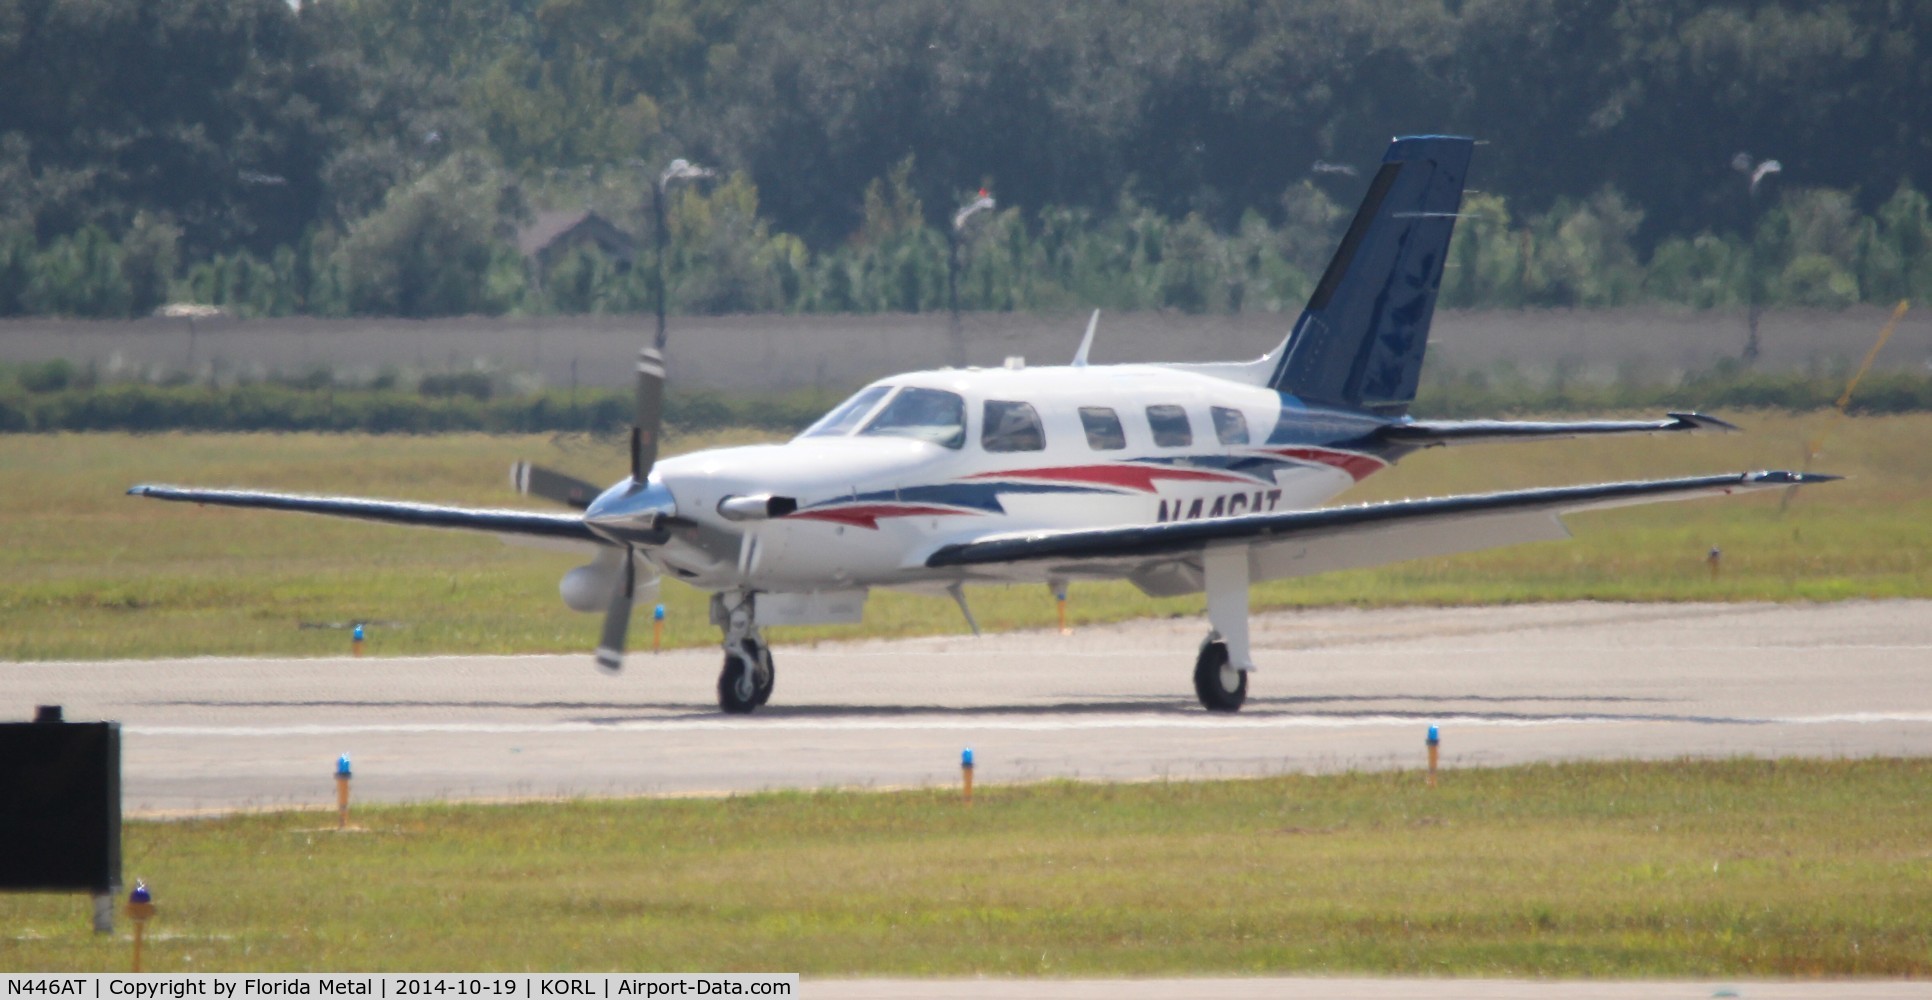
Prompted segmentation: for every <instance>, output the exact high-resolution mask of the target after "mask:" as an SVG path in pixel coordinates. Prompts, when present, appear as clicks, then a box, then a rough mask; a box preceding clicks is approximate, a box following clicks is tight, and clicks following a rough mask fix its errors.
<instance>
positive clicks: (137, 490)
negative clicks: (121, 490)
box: [127, 483, 154, 497]
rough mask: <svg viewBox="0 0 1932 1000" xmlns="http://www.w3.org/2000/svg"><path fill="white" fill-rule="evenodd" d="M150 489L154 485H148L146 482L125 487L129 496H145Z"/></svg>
mask: <svg viewBox="0 0 1932 1000" xmlns="http://www.w3.org/2000/svg"><path fill="white" fill-rule="evenodd" d="M152 489H154V487H152V486H149V485H148V484H146V483H142V484H140V485H138V486H130V487H128V488H127V495H128V496H131V497H144V496H147V495H148V491H149V490H152Z"/></svg>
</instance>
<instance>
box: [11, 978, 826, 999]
mask: <svg viewBox="0 0 1932 1000" xmlns="http://www.w3.org/2000/svg"><path fill="white" fill-rule="evenodd" d="M0 980H4V982H5V986H4V988H0V1000H9V998H15V1000H19V998H24V1000H55V998H75V1000H190V998H209V1000H268V998H272V997H369V998H373V1000H391V998H396V997H401V998H406V1000H470V998H482V1000H545V998H549V997H555V998H566V1000H568V998H578V1000H583V998H590V1000H647V998H650V997H795V996H797V995H798V973H796V972H674V973H662V972H659V973H638V974H635V975H608V974H603V973H596V974H589V975H580V974H567V973H560V974H555V975H548V974H533V973H528V972H516V973H498V974H489V975H486V974H482V973H476V974H469V973H456V972H422V973H408V974H404V973H383V974H380V975H379V974H376V973H368V972H344V973H339V974H321V973H313V972H291V973H259V974H258V973H247V972H206V973H196V972H144V973H129V974H126V975H115V974H111V973H98V972H84V973H72V974H61V973H51V972H48V973H8V974H5V975H0Z"/></svg>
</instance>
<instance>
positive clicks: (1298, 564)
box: [926, 472, 1839, 597]
mask: <svg viewBox="0 0 1932 1000" xmlns="http://www.w3.org/2000/svg"><path fill="white" fill-rule="evenodd" d="M1837 478H1839V477H1837V476H1828V475H1821V474H1817V473H1797V472H1745V473H1734V474H1730V475H1721V476H1697V477H1692V478H1686V479H1659V480H1647V481H1638V482H1624V483H1599V484H1595V485H1589V486H1561V487H1553V488H1547V489H1534V490H1513V491H1510V492H1506V493H1482V494H1471V495H1466V496H1450V497H1435V498H1431V499H1425V500H1401V501H1395V502H1391V503H1375V504H1360V505H1356V506H1350V507H1326V508H1318V509H1315V510H1301V511H1285V512H1279V513H1269V514H1251V515H1247V516H1244V517H1227V518H1214V519H1207V520H1194V521H1169V522H1166V523H1163V524H1152V525H1140V526H1135V527H1121V528H1093V529H1078V530H1063V531H1031V532H1012V533H1007V534H998V535H989V536H986V537H982V538H976V539H973V540H970V541H965V542H957V543H953V544H949V545H944V546H941V547H940V548H938V549H936V550H935V551H933V552H932V553H931V554H930V555H929V556H928V557H927V558H926V566H928V567H929V568H933V569H942V568H960V569H965V570H967V571H968V575H969V576H971V577H975V578H978V577H984V578H987V579H1014V578H1022V577H1024V578H1037V577H1038V576H1039V575H1040V574H1041V571H1042V570H1044V571H1045V573H1046V574H1047V575H1049V576H1061V577H1089V578H1091V577H1104V578H1120V577H1125V578H1127V579H1129V580H1131V581H1133V582H1134V584H1135V585H1137V586H1139V587H1140V588H1141V589H1142V590H1144V591H1146V592H1147V593H1149V594H1152V595H1154V596H1156V597H1164V596H1173V595H1177V594H1187V593H1194V592H1197V591H1200V590H1201V589H1203V586H1204V580H1205V577H1204V576H1203V570H1202V561H1201V560H1202V553H1203V552H1205V551H1206V550H1207V549H1208V548H1209V547H1211V546H1212V547H1220V546H1227V545H1243V546H1246V547H1247V548H1248V559H1249V567H1250V571H1251V574H1252V579H1254V580H1272V579H1280V578H1283V577H1291V576H1307V575H1310V574H1314V573H1326V572H1329V571H1331V570H1338V569H1354V568H1359V567H1363V566H1378V565H1382V564H1385V563H1392V562H1400V561H1403V560H1406V559H1419V558H1425V557H1429V556H1441V555H1453V554H1456V553H1461V552H1473V551H1476V550H1478V549H1486V548H1493V547H1496V546H1501V545H1514V544H1517V543H1519V542H1533V541H1546V540H1552V539H1559V538H1565V537H1568V535H1569V531H1568V529H1567V528H1565V527H1564V525H1563V522H1562V520H1561V519H1560V515H1562V514H1567V513H1571V512H1574V511H1582V510H1595V509H1600V508H1605V507H1620V506H1625V505H1629V504H1641V503H1655V502H1657V501H1662V500H1688V499H1691V498H1694V497H1702V496H1720V495H1724V494H1730V493H1736V492H1739V491H1743V490H1752V489H1766V488H1770V487H1783V486H1797V485H1805V484H1810V483H1819V482H1827V481H1830V480H1833V479H1837ZM1015 570H1020V571H1022V572H1014V571H1015ZM1026 570H1030V572H1025V571H1026Z"/></svg>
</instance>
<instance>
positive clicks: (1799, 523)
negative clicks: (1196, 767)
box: [0, 414, 1932, 659]
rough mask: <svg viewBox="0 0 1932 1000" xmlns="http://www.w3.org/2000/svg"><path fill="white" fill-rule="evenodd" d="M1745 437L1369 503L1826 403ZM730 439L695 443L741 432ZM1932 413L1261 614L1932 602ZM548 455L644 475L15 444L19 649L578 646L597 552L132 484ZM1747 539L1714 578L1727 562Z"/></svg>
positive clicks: (1546, 452)
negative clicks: (1828, 474)
mask: <svg viewBox="0 0 1932 1000" xmlns="http://www.w3.org/2000/svg"><path fill="white" fill-rule="evenodd" d="M1733 416H1736V417H1737V418H1738V419H1739V421H1740V422H1742V423H1744V424H1746V425H1747V426H1748V428H1749V430H1748V432H1747V433H1745V434H1742V435H1708V436H1696V437H1690V436H1670V437H1655V438H1634V439H1633V438H1626V439H1622V440H1604V441H1565V442H1551V443H1544V444H1534V445H1491V446H1482V447H1471V448H1460V449H1435V450H1433V451H1430V452H1427V453H1423V454H1418V455H1415V456H1413V457H1411V458H1409V459H1407V460H1405V461H1404V462H1403V464H1402V465H1401V466H1399V467H1397V468H1395V469H1393V470H1390V471H1387V472H1384V473H1382V474H1380V475H1378V476H1374V477H1371V478H1370V479H1369V480H1368V481H1366V482H1365V483H1363V484H1362V485H1361V486H1359V487H1358V488H1357V490H1356V491H1355V492H1354V493H1352V494H1350V495H1349V496H1348V497H1346V498H1344V499H1353V500H1373V499H1385V498H1391V497H1400V496H1421V495H1429V494H1443V493H1453V492H1468V491H1482V490H1491V489H1501V488H1509V487H1519V486H1534V485H1548V484H1561V483H1578V482H1596V481H1603V480H1610V479H1623V478H1641V477H1649V476H1661V475H1675V474H1690V473H1701V472H1711V471H1730V470H1738V469H1745V468H1764V467H1794V466H1796V465H1798V464H1800V461H1801V446H1800V442H1801V441H1802V440H1803V439H1805V438H1806V437H1809V436H1812V435H1815V434H1816V433H1818V431H1819V429H1820V428H1822V427H1824V426H1825V425H1826V423H1827V421H1826V419H1825V418H1824V417H1823V416H1820V415H1809V416H1789V415H1781V414H1747V415H1733ZM747 437H748V435H746V434H744V433H739V434H736V435H709V436H705V437H702V438H696V439H693V438H684V439H681V440H673V441H672V442H670V447H671V449H672V450H685V449H689V448H693V447H702V446H708V445H711V444H716V443H720V442H722V441H741V440H745V439H747ZM1927 440H1932V414H1916V415H1905V416H1891V417H1868V418H1852V419H1847V420H1842V421H1840V422H1838V423H1837V424H1836V425H1835V426H1834V427H1832V428H1831V431H1830V434H1829V436H1828V437H1827V438H1826V453H1825V454H1824V455H1823V456H1822V457H1821V458H1820V459H1819V460H1818V461H1817V463H1816V467H1817V468H1818V469H1819V470H1823V471H1832V472H1840V473H1847V474H1850V475H1852V476H1853V477H1854V478H1853V479H1851V480H1849V481H1847V482H1842V483H1834V484H1831V485H1828V486H1823V487H1818V488H1815V489H1810V490H1807V491H1805V492H1804V493H1803V494H1801V495H1800V496H1799V498H1798V500H1797V502H1796V503H1795V504H1793V505H1792V507H1791V509H1790V510H1788V511H1783V512H1780V510H1779V497H1778V496H1777V495H1774V494H1773V495H1757V496H1751V497H1743V498H1732V499H1725V500H1703V501H1695V502H1690V503H1677V504H1662V505H1657V506H1651V507H1643V508H1633V509H1628V510H1619V511H1607V512H1601V513H1592V514H1585V515H1581V516H1578V517H1575V518H1573V519H1572V521H1571V523H1572V525H1573V527H1574V528H1575V531H1576V535H1577V537H1576V538H1575V539H1574V540H1572V541H1569V542H1552V543H1539V544H1534V545H1524V546H1517V547H1514V548H1508V549H1500V550H1495V551H1491V552H1485V553H1478V554H1474V555H1469V556H1461V557H1456V558H1450V559H1430V560H1421V561H1417V562H1412V563H1406V564H1402V565H1398V566H1392V567H1386V568H1382V569H1376V570H1366V571H1357V572H1348V573H1339V574H1332V575H1328V576H1322V577H1315V578H1310V579H1303V580H1289V581H1280V582H1276V583H1269V584H1263V585H1260V586H1258V587H1257V588H1256V589H1255V594H1254V604H1255V606H1256V607H1258V608H1279V607H1301V606H1314V605H1334V604H1351V605H1363V606H1374V605H1395V604H1471V603H1495V602H1523V601H1556V600H1618V601H1624V600H1630V601H1701V600H1714V601H1740V600H1837V599H1843V598H1852V597H1870V598H1882V597H1927V596H1932V572H1928V571H1927V570H1928V566H1927V563H1928V552H1932V545H1929V544H1928V543H1932V450H1928V449H1927V448H1925V447H1924V442H1925V441H1927ZM516 458H533V459H536V460H538V461H542V462H546V463H549V464H552V465H556V466H560V467H563V468H565V469H567V470H570V471H573V472H576V473H578V474H580V475H583V476H585V477H587V478H590V479H593V480H595V481H598V482H605V481H610V480H613V479H615V478H617V477H618V476H619V475H620V474H621V458H620V456H619V453H618V451H617V449H616V448H615V447H614V446H611V445H607V444H593V443H589V442H586V441H584V440H582V439H580V438H561V437H560V438H552V437H547V436H540V435H533V436H506V437H491V436H485V435H449V436H439V437H410V436H363V435H319V434H289V435H273V434H239V435H226V434H205V435H189V434H164V435H150V436H134V435H125V434H61V435H4V436H0V476H4V477H5V482H6V483H7V487H6V489H5V490H4V491H0V539H4V540H5V544H4V545H0V659H72V658H89V657H132V656H160V655H214V654H287V655H318V654H334V653H341V652H343V651H344V650H345V649H346V648H347V645H348V642H347V635H346V632H344V631H342V630H341V629H339V628H317V627H308V626H315V625H331V624H341V623H346V622H350V621H354V620H359V619H360V620H370V621H374V622H376V623H378V624H377V625H375V626H374V627H373V628H372V630H371V638H370V644H369V651H370V652H371V653H374V654H377V655H380V654H385V653H388V654H402V653H428V652H539V651H577V650H585V649H589V648H590V647H591V646H593V645H594V644H595V640H596V629H597V622H596V619H595V617H594V616H584V615H577V614H574V613H572V612H570V611H568V610H567V609H565V608H564V607H563V606H562V603H561V601H560V600H559V599H558V597H557V594H556V581H557V579H558V578H559V577H560V576H561V575H562V574H563V573H564V572H565V571H566V570H568V569H569V568H570V567H571V566H572V565H574V564H575V563H576V562H577V561H578V560H576V559H575V558H573V557H572V556H569V555H566V554H559V553H551V552H545V551H535V550H529V549H521V548H514V547H507V546H505V545H503V544H502V543H500V542H499V541H497V540H495V539H493V538H489V537H487V536H472V535H468V534H465V533H457V532H437V531H420V530H408V529H400V528H391V527H384V526H379V525H366V524H360V523H356V522H350V521H338V520H333V519H327V518H315V517H300V516H293V515H287V514H276V513H267V512H245V511H233V510H203V509H198V508H195V507H191V506H184V505H178V504H163V503H157V502H154V501H145V500H138V499H133V498H129V497H126V496H123V495H122V494H123V491H124V490H125V489H126V488H127V487H128V486H129V485H131V484H134V483H137V482H174V483H187V484H198V485H207V486H252V487H259V488H268V489H289V490H304V491H339V492H346V493H363V494H369V495H376V496H393V497H403V498H411V499H423V500H441V501H449V502H458V503H471V504H491V505H501V504H514V503H515V502H516V501H518V499H519V498H517V497H515V496H513V495H511V494H509V492H508V487H507V472H506V470H507V467H508V465H509V463H510V462H511V461H512V460H513V459H516ZM1712 545H1718V546H1720V547H1721V548H1722V549H1723V550H1724V553H1725V555H1724V565H1723V573H1722V575H1721V576H1719V577H1718V578H1717V579H1715V580H1713V579H1711V578H1710V576H1709V574H1708V573H1707V571H1706V569H1705V564H1704V554H1705V552H1706V551H1707V550H1708V549H1709V548H1710V546H1712ZM973 593H974V596H973V602H974V610H975V612H976V613H977V614H978V616H979V618H980V621H981V622H982V624H984V625H986V626H987V627H989V628H994V629H1011V628H1037V627H1045V626H1048V625H1050V624H1051V623H1052V621H1053V615H1054V608H1053V603H1052V601H1051V599H1050V598H1049V597H1048V595H1047V594H1046V592H1045V588H1042V587H1021V588H983V589H979V590H976V591H974V592H973ZM664 599H665V603H666V604H667V605H668V607H669V622H668V628H667V632H666V639H667V642H668V643H670V644H672V645H691V644H709V643H712V642H715V641H716V633H715V631H714V630H713V629H712V628H711V627H710V626H709V625H707V624H706V616H705V611H704V596H703V595H701V594H698V593H696V592H694V591H691V590H689V589H687V588H684V587H681V586H677V585H675V584H668V585H667V586H666V588H665V591H664ZM1200 608H1201V602H1200V600H1199V599H1198V598H1182V599H1171V600H1154V599H1150V598H1147V597H1145V596H1143V595H1141V594H1140V593H1139V592H1138V591H1135V590H1134V589H1133V588H1132V587H1130V586H1128V585H1126V584H1081V585H1076V586H1075V588H1074V590H1073V600H1072V602H1071V611H1072V616H1073V619H1074V620H1075V621H1076V622H1081V623H1086V622H1099V621H1113V620H1119V619H1122V618H1129V617H1140V616H1150V615H1192V614H1197V613H1199V611H1200ZM963 628H964V626H963V623H962V622H961V621H960V619H959V616H958V612H957V611H956V610H955V609H954V608H953V606H952V604H951V602H950V601H946V600H944V599H931V598H922V597H913V596H905V595H897V594H887V593H880V594H877V595H875V597H874V599H873V602H872V604H871V605H870V606H869V607H868V609H867V614H866V622H865V624H864V625H863V626H856V627H838V628H820V629H782V630H775V638H776V639H777V640H778V641H780V642H796V641H800V640H807V641H809V640H813V639H819V638H835V637H846V636H853V635H860V634H865V635H909V634H922V633H933V632H956V631H961V630H963Z"/></svg>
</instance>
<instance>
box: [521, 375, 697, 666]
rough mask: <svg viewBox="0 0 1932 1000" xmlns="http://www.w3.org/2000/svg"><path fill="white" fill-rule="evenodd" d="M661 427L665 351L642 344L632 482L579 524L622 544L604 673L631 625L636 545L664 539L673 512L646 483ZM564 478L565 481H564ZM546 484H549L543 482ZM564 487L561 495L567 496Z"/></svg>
mask: <svg viewBox="0 0 1932 1000" xmlns="http://www.w3.org/2000/svg"><path fill="white" fill-rule="evenodd" d="M663 427H664V351H663V349H662V348H661V347H658V346H650V345H647V346H645V347H644V348H643V349H641V350H639V351H638V353H637V410H636V415H635V416H634V418H633V419H632V423H631V478H630V481H629V482H628V483H625V484H624V489H623V490H621V491H619V490H611V491H608V492H607V493H606V494H604V495H602V496H600V497H598V498H597V499H596V500H595V501H593V502H592V503H591V504H590V505H589V506H588V507H587V508H586V510H585V512H584V520H585V522H586V523H588V524H590V525H591V526H592V527H593V528H595V529H597V530H598V532H599V533H600V534H602V535H604V536H605V537H607V538H609V539H610V540H611V544H613V545H619V546H622V548H623V550H624V554H623V556H622V558H621V563H622V565H621V566H620V567H618V570H617V572H615V573H613V574H611V593H610V598H609V601H608V604H607V607H606V610H605V612H604V630H603V634H602V636H601V638H599V640H598V643H597V666H598V668H599V669H601V670H603V671H605V672H606V673H616V672H618V671H619V670H622V669H623V668H624V645H625V640H626V639H627V638H628V636H629V633H630V627H631V606H632V605H633V604H634V603H635V602H636V595H637V558H638V557H637V548H636V546H637V545H638V544H647V545H648V544H656V543H658V542H661V541H662V539H663V524H664V522H665V521H666V520H668V519H669V518H671V517H673V516H675V515H676V513H677V507H676V504H675V502H674V501H673V498H672V497H671V495H670V492H669V491H668V490H666V489H665V488H664V487H663V485H662V484H659V485H656V486H653V485H652V484H651V482H650V478H651V468H652V467H653V466H655V465H657V448H658V437H659V432H660V431H661V430H662V429H663ZM565 478H567V477H565ZM546 481H548V480H546ZM568 492H569V490H568V487H566V489H565V493H566V494H568Z"/></svg>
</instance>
